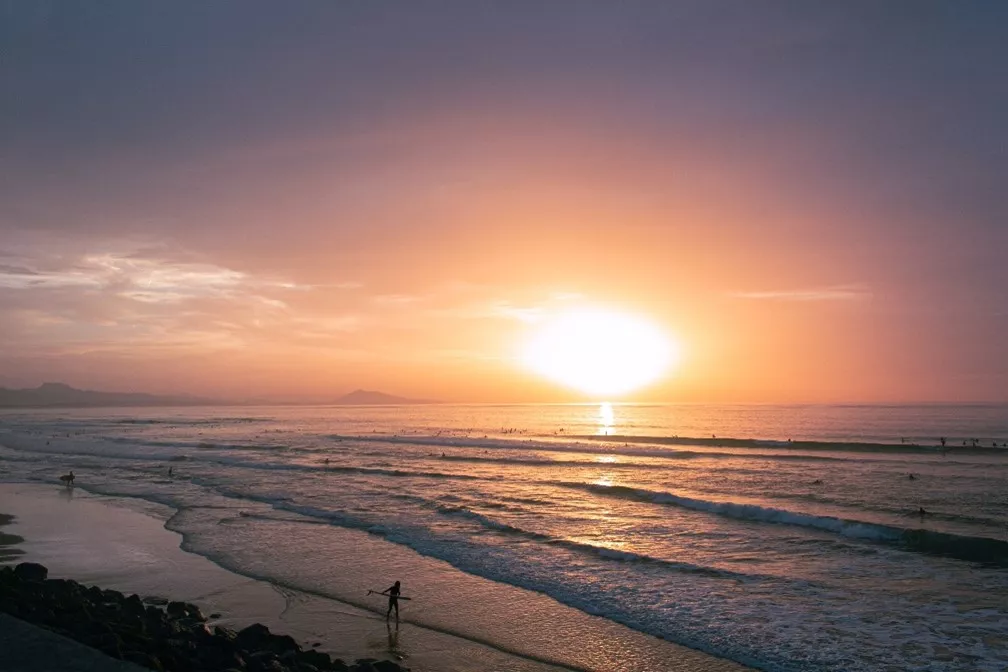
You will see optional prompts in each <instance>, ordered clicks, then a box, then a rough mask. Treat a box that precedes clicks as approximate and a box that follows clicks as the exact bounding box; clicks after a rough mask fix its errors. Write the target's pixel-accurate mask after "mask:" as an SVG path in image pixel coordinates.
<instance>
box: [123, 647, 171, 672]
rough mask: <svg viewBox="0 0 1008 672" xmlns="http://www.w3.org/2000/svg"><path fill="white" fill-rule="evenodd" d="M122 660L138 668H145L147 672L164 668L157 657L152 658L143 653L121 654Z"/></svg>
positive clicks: (158, 671)
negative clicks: (134, 664)
mask: <svg viewBox="0 0 1008 672" xmlns="http://www.w3.org/2000/svg"><path fill="white" fill-rule="evenodd" d="M123 660H128V661H129V662H131V663H136V664H137V665H139V666H140V667H146V668H147V669H148V670H156V671H157V672H161V671H162V670H164V667H162V665H161V661H160V660H158V659H157V656H152V655H151V654H149V653H145V652H143V651H127V652H126V653H124V654H123Z"/></svg>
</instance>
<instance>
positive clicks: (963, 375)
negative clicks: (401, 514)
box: [0, 0, 1008, 403]
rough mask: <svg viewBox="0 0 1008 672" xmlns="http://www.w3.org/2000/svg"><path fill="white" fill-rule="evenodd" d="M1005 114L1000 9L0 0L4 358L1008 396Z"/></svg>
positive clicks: (107, 373)
mask: <svg viewBox="0 0 1008 672" xmlns="http://www.w3.org/2000/svg"><path fill="white" fill-rule="evenodd" d="M1006 120H1008V4H1006V3H999V2H983V1H970V0H963V1H961V2H930V1H928V0H903V1H901V0H892V1H889V2H874V1H870V2H869V1H865V2H818V1H814V0H809V1H805V2H796V1H786V0H777V1H773V2H771V1H765V0H752V1H750V0H744V1H743V0H739V1H737V2H730V1H725V0H712V1H708V0H704V1H685V2H673V1H671V0H670V1H667V2H619V3H615V2H614V3H588V2H580V1H577V2H575V1H573V0H571V1H558V2H549V3H541V2H522V1H514V2H488V1H484V2H479V1H466V2H447V1H431V2H385V3H368V2H322V1H307V0H295V1H293V2H285V3H276V2H255V1H244V0H243V1H241V2H229V1H218V2H213V3H205V2H196V1H192V2H184V1H183V2H172V3H154V2H134V1H133V0H120V1H115V0H109V1H106V2H101V3H78V2H46V1H44V0H24V1H20V0H6V1H4V2H0V386H3V385H6V386H28V385H31V386H34V385H37V384H39V383H41V382H44V381H62V382H66V383H69V384H72V385H75V386H77V387H84V388H90V389H105V390H122V391H148V392H161V393H174V392H183V391H184V392H191V393H195V394H202V395H211V396H219V397H226V398H269V399H324V398H327V397H331V396H334V395H338V394H342V393H344V392H347V391H349V390H351V389H354V388H358V387H365V388H369V389H380V390H384V391H386V392H390V393H394V394H401V395H406V396H422V397H425V398H437V399H443V400H450V401H472V402H498V401H499V402H522V401H566V400H576V399H579V398H582V397H583V396H584V395H581V396H580V397H579V395H578V393H577V392H576V391H571V390H567V389H565V388H563V387H562V386H559V385H557V384H555V383H553V382H550V381H548V380H545V379H543V378H541V377H540V376H538V375H536V374H535V372H532V371H529V370H527V369H526V368H524V367H522V366H521V363H520V353H519V352H518V350H519V349H520V345H519V344H520V343H522V342H524V341H523V339H527V338H528V334H529V333H532V332H534V331H535V329H536V328H537V325H541V324H542V323H543V322H544V321H546V320H548V319H549V318H550V316H552V315H555V314H558V313H562V312H563V311H570V310H578V309H581V308H583V307H603V308H605V309H609V310H616V311H621V312H624V313H627V314H631V315H635V316H640V317H642V318H645V319H647V320H649V321H651V322H652V323H653V324H655V325H657V326H658V327H660V328H661V329H662V330H663V332H664V333H665V334H667V335H668V338H670V339H672V340H673V341H674V343H675V344H676V348H677V351H678V352H679V358H678V363H677V364H676V365H675V366H673V367H672V368H670V369H669V370H668V371H666V372H665V375H662V376H660V377H659V379H658V380H657V381H656V382H654V383H653V384H651V385H650V386H647V387H645V388H642V389H639V390H636V391H635V392H634V393H631V394H628V395H626V396H625V398H627V399H638V400H646V401H684V402H692V401H697V402H756V403H804V402H809V403H818V402H851V403H881V402H884V403H896V402H918V401H921V402H926V401H956V402H969V401H1008V291H1006V290H1005V288H1008V200H1006V199H1005V197H1004V194H1005V193H1006V192H1008V121H1006ZM605 356H606V355H605V353H600V354H599V357H601V358H604V357H605Z"/></svg>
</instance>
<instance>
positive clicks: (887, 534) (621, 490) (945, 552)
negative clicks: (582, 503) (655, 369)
mask: <svg viewBox="0 0 1008 672" xmlns="http://www.w3.org/2000/svg"><path fill="white" fill-rule="evenodd" d="M554 485H558V486H561V487H566V488H573V489H579V490H586V491H588V492H592V493H594V494H598V495H603V496H606V497H617V498H621V499H631V500H635V501H640V502H650V503H654V504H663V505H670V506H677V507H680V508H684V509H691V510H693V511H702V512H705V513H712V514H715V515H720V516H725V517H728V518H734V519H737V520H748V521H757V522H764V523H777V524H782V525H795V526H798V527H807V528H812V529H817V530H822V531H825V532H831V533H834V534H839V535H842V536H844V537H849V538H852V539H859V540H862V541H870V542H882V543H887V544H891V545H897V546H900V547H902V548H905V549H908V550H913V551H919V552H922V553H929V554H932V555H941V556H945V557H950V558H955V559H958V560H966V561H970V562H978V563H983V564H991V565H998V566H1008V541H1004V540H1001V539H994V538H991V537H978V536H969V535H960V534H954V533H951V532H938V531H935V530H925V529H920V528H903V527H898V526H895V525H883V524H879V523H869V522H865V521H860V520H850V519H845V518H837V517H834V516H818V515H814V514H810V513H800V512H797V511H788V510H787V509H778V508H774V507H767V506H759V505H756V504H740V503H737V502H722V501H713V500H705V499H696V498H692V497H683V496H681V495H675V494H672V493H670V492H655V491H653V490H645V489H641V488H631V487H627V486H621V485H612V486H607V485H599V484H595V483H564V482H556V483H554Z"/></svg>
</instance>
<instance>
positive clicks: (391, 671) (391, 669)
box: [371, 660, 403, 672]
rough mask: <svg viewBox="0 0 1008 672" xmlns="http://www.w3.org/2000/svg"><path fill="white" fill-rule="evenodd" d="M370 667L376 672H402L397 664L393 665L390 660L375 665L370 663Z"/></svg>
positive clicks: (380, 661)
mask: <svg viewBox="0 0 1008 672" xmlns="http://www.w3.org/2000/svg"><path fill="white" fill-rule="evenodd" d="M371 666H372V667H373V668H374V669H376V670H378V672H402V669H403V668H402V667H400V666H399V664H398V663H393V662H392V661H391V660H379V661H378V662H376V663H371Z"/></svg>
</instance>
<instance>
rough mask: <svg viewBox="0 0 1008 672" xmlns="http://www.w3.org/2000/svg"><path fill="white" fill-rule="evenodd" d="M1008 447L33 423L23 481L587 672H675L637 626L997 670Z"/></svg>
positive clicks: (968, 423) (604, 415) (810, 418)
mask: <svg viewBox="0 0 1008 672" xmlns="http://www.w3.org/2000/svg"><path fill="white" fill-rule="evenodd" d="M942 437H944V438H945V439H946V441H945V444H946V445H945V447H944V448H942V446H941V443H940V438H942ZM1006 442H1008V408H1005V407H1003V406H983V405H980V406H920V407H897V406H890V407H873V406H728V407H726V406H700V405H696V406H692V405H674V406H665V405H652V406H638V405H615V404H603V405H518V406H449V405H427V406H402V407H391V406H390V407H297V408H295V407H279V408H278V407H268V408H267V407H256V408H248V407H242V408H189V409H108V410H93V409H92V410H45V411H41V410H40V411H6V412H3V413H2V414H0V478H2V479H4V480H9V481H17V480H21V481H41V482H51V481H53V479H54V474H56V473H62V472H65V471H66V470H69V469H73V470H74V472H75V474H76V475H77V478H78V482H79V483H81V484H82V485H86V487H88V488H89V489H93V490H94V491H96V492H104V493H108V494H119V495H129V496H135V497H140V498H145V499H149V500H151V501H157V502H160V503H163V504H168V505H170V506H172V507H174V510H175V511H176V514H175V515H174V516H173V517H172V519H171V520H170V521H169V526H170V527H171V528H172V529H176V530H178V531H179V532H181V533H182V534H183V536H184V538H185V544H186V548H187V549H188V550H192V551H194V552H197V553H200V554H203V555H206V556H207V557H211V558H212V559H214V560H215V561H217V562H219V563H221V564H223V565H224V566H226V567H229V568H231V569H234V570H235V571H239V572H242V573H245V574H247V575H249V576H255V577H259V578H264V579H268V580H270V581H272V582H274V583H276V584H278V585H281V586H288V587H290V588H292V589H296V590H302V591H308V592H311V593H314V594H318V595H327V596H330V597H334V598H339V599H344V600H351V599H352V596H355V595H358V596H359V595H360V593H361V589H362V586H361V585H360V583H359V582H360V581H361V580H362V579H361V577H365V576H376V577H387V578H388V579H389V580H388V581H387V583H391V581H392V580H394V579H396V578H402V579H403V580H404V585H405V586H407V590H408V591H409V592H415V597H416V598H417V599H416V600H414V603H408V609H409V612H408V617H409V618H410V619H411V620H412V622H415V623H418V624H421V625H424V626H427V627H431V628H434V629H438V630H440V631H443V632H448V633H452V634H456V635H458V636H461V637H466V638H469V639H473V640H474V641H478V642H484V643H487V644H489V645H491V646H494V647H497V648H500V649H502V650H505V651H513V652H516V653H518V654H520V655H526V656H529V657H537V658H540V659H543V660H551V661H561V662H565V663H568V664H571V665H573V666H575V667H582V668H584V669H598V670H603V669H661V666H660V664H656V663H655V659H654V657H653V652H652V653H651V654H646V655H645V654H640V653H639V649H640V647H639V646H636V645H633V644H632V643H629V640H626V639H625V638H623V639H621V638H619V637H615V636H614V637H612V638H609V637H607V636H606V635H605V628H604V627H601V628H600V627H599V626H597V625H591V626H590V627H589V626H588V625H585V624H588V623H599V622H603V623H604V622H610V623H613V624H617V623H618V624H622V625H623V626H628V627H629V628H632V629H633V630H635V631H639V632H641V633H647V634H649V635H653V636H655V637H658V638H661V639H664V640H668V641H671V642H676V643H679V644H684V645H686V646H689V647H691V648H695V649H698V650H701V651H705V652H708V653H712V654H715V655H717V656H721V657H724V658H728V659H731V660H735V661H738V662H741V663H744V664H747V665H751V666H753V667H757V668H759V669H764V670H888V669H897V670H904V669H914V670H992V671H993V670H1004V669H1006V668H1008V449H1005V448H1003V447H1002V446H1003V445H1004V444H1005V443H1006ZM169 467H171V469H172V477H171V478H169V477H168V469H169ZM911 475H912V476H913V478H911ZM921 509H923V510H924V511H925V512H926V513H925V514H924V515H921V514H920V511H921ZM393 547H394V548H407V549H411V555H410V557H415V558H417V559H416V560H412V561H408V562H407V561H406V560H397V559H396V558H397V557H398V556H396V555H395V554H394V553H390V552H389V550H388V549H389V548H393ZM347 549H352V551H353V552H348V551H347ZM377 580H378V579H377V578H376V579H375V581H377ZM486 580H490V581H492V582H496V585H500V584H504V585H505V586H507V591H510V592H500V594H499V596H497V597H488V594H487V593H486V592H485V590H484V592H482V593H481V592H480V590H482V589H481V588H480V587H479V585H484V584H486ZM480 582H482V583H480ZM365 587H366V588H375V589H379V590H380V589H383V588H386V587H387V586H385V585H379V584H377V583H376V584H375V585H373V586H372V585H368V586H365ZM502 591H503V588H502ZM495 595H496V593H495ZM554 601H555V602H554ZM555 603H561V604H563V605H568V606H569V607H573V608H575V609H577V610H579V611H580V612H584V614H590V615H593V616H596V617H601V619H604V621H600V620H599V619H595V620H594V621H588V620H585V621H583V622H582V621H580V620H577V619H573V620H570V619H568V622H567V623H566V624H564V623H559V624H558V623H556V622H555V621H556V620H557V619H556V618H555V614H554V612H553V611H551V607H550V605H551V604H555ZM586 618H587V617H586ZM536 623H542V624H543V626H542V627H535V625H534V624H536ZM614 627H615V625H614ZM588 632H590V633H592V634H591V637H586V633H588ZM560 640H563V642H561V641H560ZM571 641H574V642H577V645H576V646H572V645H571V643H570V642H571ZM572 650H576V651H577V653H576V654H572V653H571V651H572ZM640 655H644V658H639V659H637V660H636V662H635V656H640ZM648 655H650V656H651V657H650V658H648V657H647V656H648ZM668 667H669V668H672V667H673V666H672V664H671V663H670V664H669V666H668Z"/></svg>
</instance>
